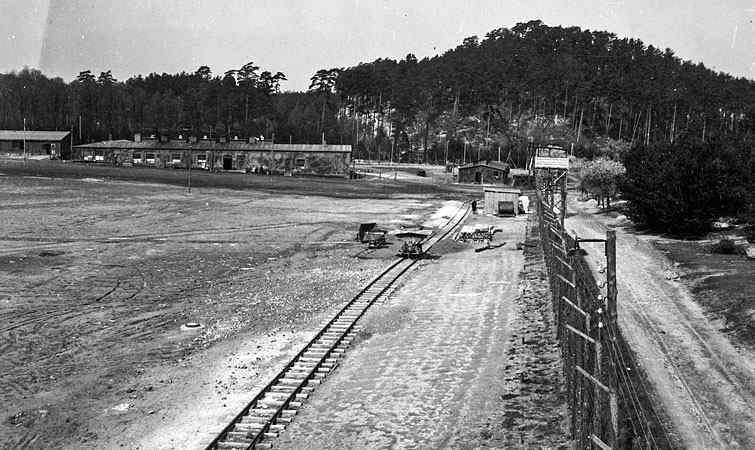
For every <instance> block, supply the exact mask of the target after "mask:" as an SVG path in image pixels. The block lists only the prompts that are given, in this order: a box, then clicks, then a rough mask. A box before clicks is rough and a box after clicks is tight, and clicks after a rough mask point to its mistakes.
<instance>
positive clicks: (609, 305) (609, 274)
mask: <svg viewBox="0 0 755 450" xmlns="http://www.w3.org/2000/svg"><path fill="white" fill-rule="evenodd" d="M616 294H617V292H616V230H608V231H607V232H606V297H607V298H606V309H607V310H608V311H607V313H608V314H607V315H608V325H616V316H617V313H616Z"/></svg>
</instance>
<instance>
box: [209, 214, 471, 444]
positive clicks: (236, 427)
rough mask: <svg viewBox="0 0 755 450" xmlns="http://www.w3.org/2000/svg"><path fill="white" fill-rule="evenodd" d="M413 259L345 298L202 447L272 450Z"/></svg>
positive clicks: (452, 222)
mask: <svg viewBox="0 0 755 450" xmlns="http://www.w3.org/2000/svg"><path fill="white" fill-rule="evenodd" d="M469 213H470V209H469V207H467V206H465V207H462V208H460V209H459V211H458V212H457V213H456V214H455V215H454V216H453V217H451V218H450V219H449V220H448V222H447V223H446V224H445V225H444V226H443V227H442V228H441V229H440V230H438V231H437V232H435V233H434V234H432V235H431V236H429V237H427V238H426V239H425V240H424V241H423V243H422V245H423V247H424V248H425V249H426V250H427V249H429V248H431V247H432V246H433V245H434V244H436V243H437V242H439V241H440V240H442V239H443V238H445V237H446V236H448V235H449V234H450V233H451V232H452V231H453V230H454V229H455V228H456V227H457V226H458V225H459V224H461V223H462V222H463V221H464V219H466V217H467V216H468V215H469ZM416 263H417V260H416V259H411V258H398V259H396V260H394V261H393V262H392V263H391V264H390V265H389V266H388V267H386V268H385V269H384V270H383V272H382V273H381V274H380V275H378V276H377V277H376V278H374V279H373V280H372V281H370V282H369V283H368V284H367V286H366V287H365V288H364V289H362V290H361V291H360V292H359V293H358V294H357V295H356V296H354V298H353V299H351V301H349V302H348V303H347V304H346V305H345V306H344V307H343V308H342V309H341V310H340V311H339V312H338V313H337V314H336V315H335V316H334V317H333V318H332V319H331V320H330V321H329V322H328V323H327V325H325V326H324V327H323V328H322V329H321V330H320V331H319V332H318V333H317V334H316V335H315V337H314V338H312V340H310V341H309V343H307V344H306V345H305V346H304V348H302V349H301V351H299V353H298V354H297V355H296V356H294V358H293V359H292V360H291V361H290V362H289V363H288V364H287V365H286V367H285V368H284V369H283V370H281V371H280V372H279V373H278V375H276V376H275V377H274V378H273V379H272V380H271V381H270V383H268V384H267V386H265V387H264V388H263V389H262V390H261V391H260V392H259V393H258V394H257V395H256V396H255V397H254V398H253V399H252V401H250V402H249V403H248V404H247V405H246V407H244V408H243V409H242V410H241V412H240V413H239V414H238V415H236V417H235V418H234V419H233V420H232V421H231V422H230V423H229V424H228V425H227V426H226V427H225V428H224V429H223V431H221V432H220V434H218V436H217V437H216V438H215V439H214V440H213V441H212V442H211V443H210V444H209V445H208V446H207V447H206V449H207V450H220V449H261V448H272V442H271V440H272V439H274V438H276V437H277V436H278V434H279V433H280V432H281V431H283V430H284V429H285V427H286V425H287V424H288V423H290V422H291V421H292V420H293V418H294V416H295V415H296V412H297V410H298V409H299V408H300V407H301V406H302V404H303V402H304V401H305V400H306V399H307V397H308V396H309V394H310V393H311V392H312V391H314V389H315V387H316V386H317V385H319V384H320V383H321V381H322V379H323V378H325V377H326V376H327V375H328V373H330V372H331V371H332V370H333V369H334V368H335V367H336V366H337V364H338V360H339V359H340V358H341V357H342V356H343V354H344V353H345V352H346V348H347V347H348V346H349V344H350V343H351V341H353V339H354V337H355V336H356V331H357V330H356V328H355V327H356V324H357V322H358V321H359V319H360V318H361V317H362V316H363V315H364V314H365V313H366V312H367V310H368V309H369V308H370V307H371V306H372V305H373V304H374V303H375V302H376V301H377V300H378V299H380V298H381V297H383V296H384V295H385V294H386V292H387V291H388V290H389V289H390V288H391V287H392V286H393V285H395V283H396V281H397V280H398V279H399V278H401V276H402V275H403V274H405V273H406V272H407V271H408V270H409V269H410V268H411V267H412V266H414V264H416Z"/></svg>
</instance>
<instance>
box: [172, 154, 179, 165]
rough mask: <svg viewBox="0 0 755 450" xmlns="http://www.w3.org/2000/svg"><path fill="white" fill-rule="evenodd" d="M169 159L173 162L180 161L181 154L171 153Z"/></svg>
mask: <svg viewBox="0 0 755 450" xmlns="http://www.w3.org/2000/svg"><path fill="white" fill-rule="evenodd" d="M170 159H171V160H172V161H173V164H176V163H180V162H181V154H180V153H173V154H172V155H170Z"/></svg>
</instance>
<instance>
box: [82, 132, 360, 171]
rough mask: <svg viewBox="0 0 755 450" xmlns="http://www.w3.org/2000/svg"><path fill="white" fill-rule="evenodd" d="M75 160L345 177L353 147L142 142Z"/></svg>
mask: <svg viewBox="0 0 755 450" xmlns="http://www.w3.org/2000/svg"><path fill="white" fill-rule="evenodd" d="M72 159H73V160H74V161H83V162H91V163H102V164H110V165H116V166H151V167H163V168H177V169H178V168H183V169H185V168H188V167H189V164H191V167H192V168H193V169H206V170H243V171H246V172H255V173H268V172H274V173H281V174H294V173H302V174H319V175H346V174H348V173H349V168H350V165H351V145H330V144H273V143H269V142H264V141H252V142H249V141H244V140H240V139H231V140H225V139H223V138H219V139H206V138H203V139H195V138H189V139H167V138H160V139H157V138H154V137H152V138H144V139H142V138H140V136H139V135H137V136H135V138H134V140H133V141H129V140H116V141H103V142H95V143H91V144H83V145H77V146H74V148H73V158H72Z"/></svg>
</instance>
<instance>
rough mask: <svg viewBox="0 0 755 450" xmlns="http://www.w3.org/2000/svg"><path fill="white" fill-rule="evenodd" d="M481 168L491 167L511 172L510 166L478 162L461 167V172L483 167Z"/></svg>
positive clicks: (491, 162)
mask: <svg viewBox="0 0 755 450" xmlns="http://www.w3.org/2000/svg"><path fill="white" fill-rule="evenodd" d="M481 166H484V167H490V168H491V169H498V170H509V165H508V164H506V163H502V162H498V161H476V162H473V163H469V164H466V165H464V166H461V167H459V170H462V169H472V168H474V167H481Z"/></svg>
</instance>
